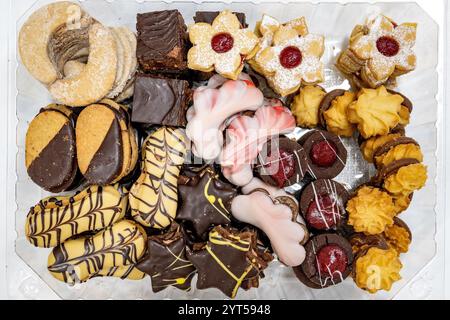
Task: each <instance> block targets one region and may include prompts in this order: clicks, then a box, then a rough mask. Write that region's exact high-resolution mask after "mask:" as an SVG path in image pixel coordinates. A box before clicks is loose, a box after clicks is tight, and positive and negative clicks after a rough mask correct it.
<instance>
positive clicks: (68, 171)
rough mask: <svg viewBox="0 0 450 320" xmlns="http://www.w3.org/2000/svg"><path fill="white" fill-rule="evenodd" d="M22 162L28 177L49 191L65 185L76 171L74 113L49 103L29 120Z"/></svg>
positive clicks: (68, 183)
mask: <svg viewBox="0 0 450 320" xmlns="http://www.w3.org/2000/svg"><path fill="white" fill-rule="evenodd" d="M25 165H26V168H27V172H28V175H29V176H30V178H31V180H33V182H35V183H36V184H37V185H39V186H40V187H41V188H43V189H45V190H47V191H50V192H55V193H57V192H61V191H65V190H67V189H69V188H70V187H71V186H72V184H73V183H74V181H75V178H76V174H77V171H78V167H77V158H76V144H75V116H74V114H73V113H72V111H71V110H70V109H68V108H66V107H64V106H57V105H49V106H47V107H46V108H43V109H42V110H41V112H40V113H39V114H38V115H37V116H36V117H35V118H34V119H33V120H32V121H31V123H30V125H29V127H28V130H27V135H26V141H25Z"/></svg>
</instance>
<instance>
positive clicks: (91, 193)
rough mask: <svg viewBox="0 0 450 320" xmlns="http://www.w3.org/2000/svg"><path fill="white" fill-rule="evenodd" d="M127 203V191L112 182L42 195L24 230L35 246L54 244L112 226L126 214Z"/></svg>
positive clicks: (53, 245)
mask: <svg viewBox="0 0 450 320" xmlns="http://www.w3.org/2000/svg"><path fill="white" fill-rule="evenodd" d="M127 206H128V192H126V190H124V189H122V188H117V187H113V186H106V187H100V186H91V187H89V188H87V189H85V190H83V191H81V192H79V193H77V194H75V195H74V196H69V197H64V196H61V197H49V198H45V199H43V200H41V201H39V203H38V204H37V205H35V206H34V207H32V208H31V209H30V211H29V213H28V215H27V220H26V223H25V234H26V237H27V239H28V241H29V242H30V243H31V244H33V245H34V246H36V247H42V248H51V247H55V246H57V245H59V244H61V243H62V242H64V241H65V240H67V239H69V238H71V237H73V236H75V235H78V234H81V233H84V232H87V231H94V230H100V229H103V228H106V227H109V226H111V225H112V224H114V223H115V222H117V221H119V220H120V219H122V218H123V217H124V216H125V214H126V210H127Z"/></svg>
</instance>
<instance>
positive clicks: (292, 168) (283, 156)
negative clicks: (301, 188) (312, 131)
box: [256, 137, 308, 188]
mask: <svg viewBox="0 0 450 320" xmlns="http://www.w3.org/2000/svg"><path fill="white" fill-rule="evenodd" d="M307 168H308V161H307V159H306V154H305V151H304V150H303V148H302V146H301V145H300V144H298V143H297V142H295V141H293V140H290V139H288V138H285V137H281V138H279V139H272V140H269V141H268V142H267V143H266V144H265V145H264V147H263V149H262V151H261V152H260V153H259V155H258V159H257V165H256V169H257V171H258V174H259V176H260V177H261V179H262V180H263V181H264V182H265V183H267V184H270V185H272V186H277V187H279V188H285V187H288V186H291V185H293V184H296V183H300V181H302V179H303V177H304V176H305V173H306V171H307Z"/></svg>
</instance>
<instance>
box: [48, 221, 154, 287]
mask: <svg viewBox="0 0 450 320" xmlns="http://www.w3.org/2000/svg"><path fill="white" fill-rule="evenodd" d="M146 246H147V235H146V233H145V231H144V229H143V228H142V227H141V226H139V225H138V224H136V223H134V222H132V221H128V220H122V221H119V222H117V223H115V224H114V225H112V226H111V227H109V228H106V229H104V230H103V231H100V232H99V233H97V234H95V235H94V236H82V237H79V238H75V239H71V240H68V241H66V242H64V243H62V244H60V245H58V246H57V247H55V248H54V249H53V251H52V252H51V253H50V255H49V257H48V270H49V272H50V274H51V275H52V276H53V277H55V278H56V279H57V280H60V281H63V282H66V283H69V284H76V283H80V282H85V281H87V280H89V279H91V278H93V277H98V276H99V275H100V274H102V275H103V274H107V275H111V276H114V275H116V276H117V275H120V277H123V276H124V275H125V274H124V273H123V272H118V269H119V268H126V267H132V266H133V267H134V266H135V265H136V263H137V262H138V261H139V259H140V258H141V257H142V256H143V255H144V253H145V250H146ZM112 270H115V271H113V272H112Z"/></svg>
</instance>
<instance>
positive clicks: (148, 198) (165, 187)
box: [129, 127, 187, 229]
mask: <svg viewBox="0 0 450 320" xmlns="http://www.w3.org/2000/svg"><path fill="white" fill-rule="evenodd" d="M186 147H187V146H186V138H185V135H184V133H183V131H182V130H180V129H172V128H169V127H162V128H160V129H158V130H157V131H155V132H153V133H152V134H150V135H149V136H148V137H147V139H146V140H145V142H144V144H143V147H142V165H141V167H142V173H141V176H140V177H139V178H138V180H137V181H136V182H135V183H134V185H133V186H132V188H131V190H130V196H129V198H130V207H131V214H132V216H133V218H134V219H135V220H136V221H137V222H139V223H141V224H142V225H144V226H146V227H151V228H156V229H164V228H166V227H167V226H169V225H170V223H171V222H172V221H173V219H175V216H176V213H177V207H178V176H179V174H180V170H181V165H182V164H183V163H184V158H185V156H186V152H187V151H186Z"/></svg>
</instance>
